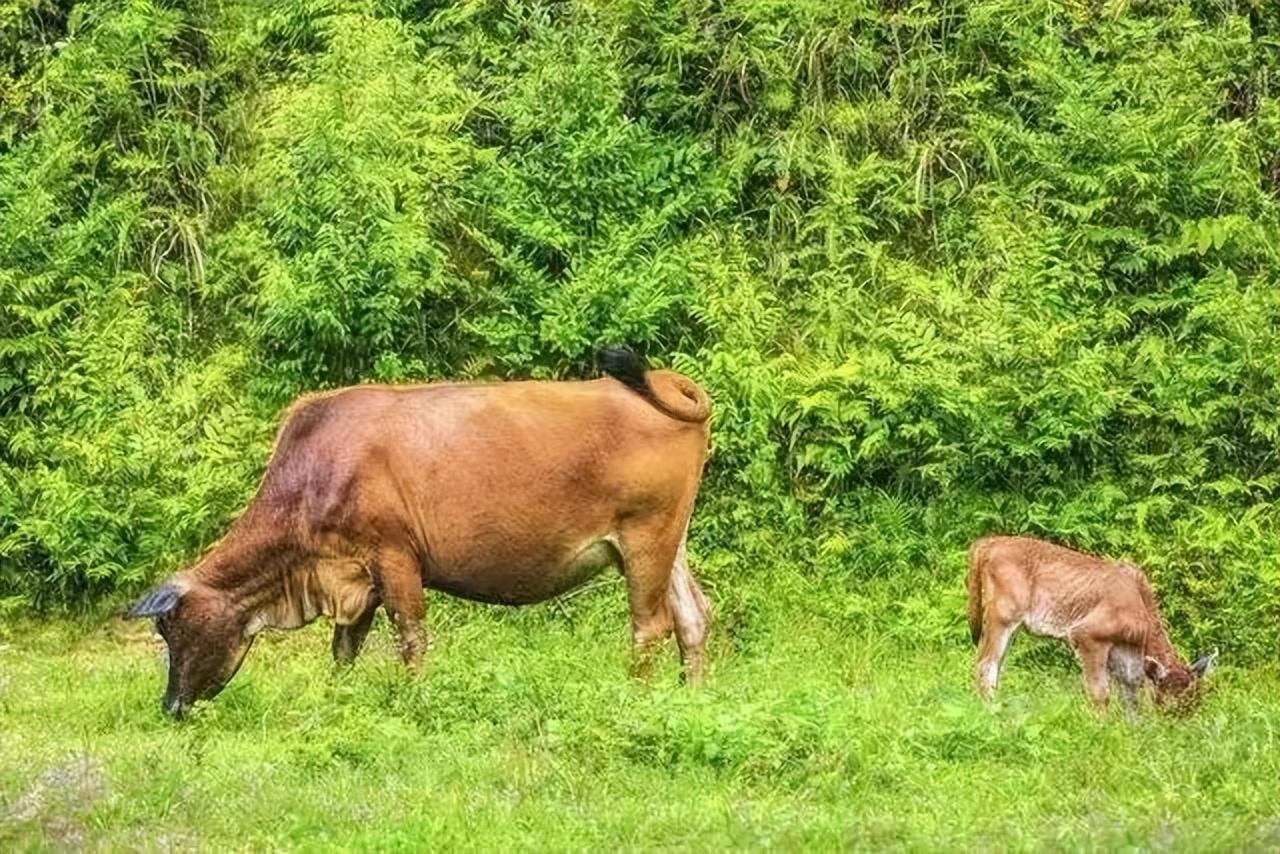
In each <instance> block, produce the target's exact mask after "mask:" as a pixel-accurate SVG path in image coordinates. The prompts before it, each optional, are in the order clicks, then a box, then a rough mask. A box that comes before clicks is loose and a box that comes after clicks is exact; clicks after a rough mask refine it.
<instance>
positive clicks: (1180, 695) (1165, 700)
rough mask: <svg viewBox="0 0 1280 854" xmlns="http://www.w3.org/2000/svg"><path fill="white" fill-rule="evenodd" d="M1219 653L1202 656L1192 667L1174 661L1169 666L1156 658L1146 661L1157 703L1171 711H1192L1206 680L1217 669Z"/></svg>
mask: <svg viewBox="0 0 1280 854" xmlns="http://www.w3.org/2000/svg"><path fill="white" fill-rule="evenodd" d="M1217 658H1218V653H1217V652H1216V651H1215V652H1213V653H1212V654H1210V655H1202V656H1200V658H1199V659H1197V660H1196V663H1195V664H1192V665H1191V666H1190V667H1188V666H1187V665H1185V664H1181V663H1178V662H1174V663H1173V664H1165V663H1163V662H1160V661H1158V660H1156V659H1154V658H1147V659H1146V661H1145V662H1144V664H1145V668H1146V672H1147V678H1148V679H1150V680H1151V685H1152V687H1154V688H1155V699H1156V704H1157V705H1159V706H1160V707H1161V708H1164V709H1167V710H1169V711H1190V710H1191V709H1193V708H1195V705H1196V704H1197V703H1198V702H1199V701H1200V694H1201V688H1202V684H1203V682H1202V680H1203V679H1204V677H1205V676H1206V675H1207V674H1208V673H1209V671H1210V670H1212V669H1213V663H1214V662H1215V661H1216V660H1217Z"/></svg>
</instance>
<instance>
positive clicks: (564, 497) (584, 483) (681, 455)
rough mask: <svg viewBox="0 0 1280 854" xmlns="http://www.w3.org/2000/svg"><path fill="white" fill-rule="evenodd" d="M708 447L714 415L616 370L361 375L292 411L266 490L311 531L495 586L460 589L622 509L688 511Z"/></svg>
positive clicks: (511, 582) (574, 538)
mask: <svg viewBox="0 0 1280 854" xmlns="http://www.w3.org/2000/svg"><path fill="white" fill-rule="evenodd" d="M706 446H707V427H706V424H705V423H688V422H682V421H679V420H676V419H673V418H670V417H668V416H666V415H664V414H662V413H661V412H659V411H658V410H657V409H655V408H654V407H653V406H652V405H651V404H650V403H648V402H647V401H645V400H644V399H642V398H641V397H639V396H638V395H636V394H634V393H633V392H632V391H630V390H628V389H627V388H626V387H624V386H622V385H621V384H619V383H617V382H614V381H613V380H596V381H590V382H564V383H546V382H520V383H494V384H448V385H418V386H356V387H352V388H348V389H343V390H339V391H336V392H331V393H328V394H325V395H321V396H318V397H315V398H311V399H308V400H306V401H304V402H302V403H301V404H299V405H298V406H296V407H294V408H293V410H292V411H291V415H290V417H289V419H288V423H286V424H285V425H284V427H283V428H282V430H281V433H280V438H279V440H278V442H277V447H276V451H275V453H274V454H273V456H272V460H271V463H270V464H269V466H268V472H267V476H266V478H264V483H263V487H262V489H261V490H260V498H261V499H263V500H265V501H267V502H270V503H271V504H272V505H273V506H275V507H276V508H277V509H278V510H279V511H280V512H282V513H284V514H286V515H288V516H289V517H290V519H291V520H292V524H293V525H294V526H296V527H297V528H298V529H299V530H300V531H302V533H303V536H306V537H310V538H312V539H316V538H321V539H327V540H333V541H334V542H341V543H343V544H347V543H354V544H355V548H356V549H361V548H364V549H367V550H370V551H373V550H377V549H379V548H387V547H390V548H395V549H397V550H401V551H407V552H411V553H413V554H415V555H417V556H418V557H419V559H420V560H421V561H422V562H423V565H424V567H425V570H424V571H426V572H427V574H428V575H430V574H431V573H435V574H436V575H438V581H439V583H440V585H441V586H443V587H445V588H447V589H455V592H459V593H461V594H462V595H468V594H469V593H471V594H473V595H475V596H477V597H478V598H497V597H496V596H494V595H491V594H490V593H488V592H487V591H486V590H475V591H468V590H467V589H465V588H466V587H467V585H468V584H471V583H473V580H474V579H488V580H489V581H488V582H487V583H491V585H492V586H493V587H494V588H495V589H504V590H506V589H513V588H518V587H521V586H522V585H523V586H524V587H528V586H529V585H530V584H533V585H535V586H536V584H537V583H538V579H539V575H538V573H540V572H542V571H543V570H544V568H545V567H548V566H553V565H554V566H558V565H561V564H563V563H565V561H567V560H571V558H572V555H573V552H574V550H575V549H578V548H580V547H581V545H582V544H583V543H586V542H590V541H593V539H597V538H607V537H609V536H611V534H612V532H613V531H615V530H617V529H618V528H619V525H620V523H621V522H622V521H623V520H626V519H635V518H644V517H646V516H652V517H653V518H655V519H658V520H661V519H663V518H665V516H671V517H672V518H674V517H677V516H680V515H681V514H683V515H684V516H685V517H686V518H687V515H688V513H689V511H690V508H691V506H692V503H693V499H694V496H695V494H696V491H697V486H698V481H699V479H700V475H701V470H702V465H703V461H704V458H705V453H706ZM528 579H532V580H528ZM540 592H541V591H538V590H529V591H528V595H527V597H525V598H530V599H532V598H537V596H536V594H538V593H540Z"/></svg>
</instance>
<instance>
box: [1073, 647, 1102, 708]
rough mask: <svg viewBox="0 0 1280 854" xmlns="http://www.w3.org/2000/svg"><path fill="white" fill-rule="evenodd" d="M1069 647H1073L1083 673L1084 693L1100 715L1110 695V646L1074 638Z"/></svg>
mask: <svg viewBox="0 0 1280 854" xmlns="http://www.w3.org/2000/svg"><path fill="white" fill-rule="evenodd" d="M1071 645H1072V646H1074V647H1075V649H1076V657H1077V658H1079V659H1080V669H1081V670H1083V671H1084V674H1083V675H1084V691H1085V693H1086V694H1088V695H1089V702H1090V703H1091V704H1092V705H1093V709H1094V711H1095V712H1098V713H1099V714H1101V713H1102V712H1104V711H1106V708H1107V701H1108V700H1109V699H1110V695H1111V671H1110V669H1109V668H1108V667H1107V659H1108V657H1109V656H1110V654H1111V644H1109V643H1105V642H1103V641H1098V640H1094V639H1093V638H1087V637H1074V638H1072V639H1071Z"/></svg>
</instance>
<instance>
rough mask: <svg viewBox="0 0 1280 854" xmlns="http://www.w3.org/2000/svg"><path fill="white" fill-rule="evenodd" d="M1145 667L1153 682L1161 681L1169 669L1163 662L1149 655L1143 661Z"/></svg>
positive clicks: (1148, 676)
mask: <svg viewBox="0 0 1280 854" xmlns="http://www.w3.org/2000/svg"><path fill="white" fill-rule="evenodd" d="M1142 665H1143V669H1144V670H1145V671H1146V672H1147V678H1148V679H1150V680H1151V681H1152V682H1160V681H1161V680H1163V679H1164V677H1165V675H1166V674H1167V673H1168V672H1169V669H1168V668H1167V667H1165V666H1164V664H1163V663H1161V662H1159V661H1156V660H1155V659H1154V658H1152V657H1151V656H1147V657H1146V659H1144V660H1143V662H1142Z"/></svg>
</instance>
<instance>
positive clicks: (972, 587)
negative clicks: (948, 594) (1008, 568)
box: [965, 540, 982, 646]
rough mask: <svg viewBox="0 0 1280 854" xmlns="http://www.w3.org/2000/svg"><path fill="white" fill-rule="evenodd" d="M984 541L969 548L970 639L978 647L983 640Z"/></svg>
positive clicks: (967, 582)
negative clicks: (982, 563) (982, 562)
mask: <svg viewBox="0 0 1280 854" xmlns="http://www.w3.org/2000/svg"><path fill="white" fill-rule="evenodd" d="M981 559H982V540H978V541H977V542H975V543H974V544H973V545H972V546H970V547H969V575H968V576H967V577H966V578H965V586H966V587H967V588H968V589H969V637H970V638H971V639H972V640H973V645H974V646H977V645H978V642H979V641H981V640H982V570H981Z"/></svg>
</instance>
